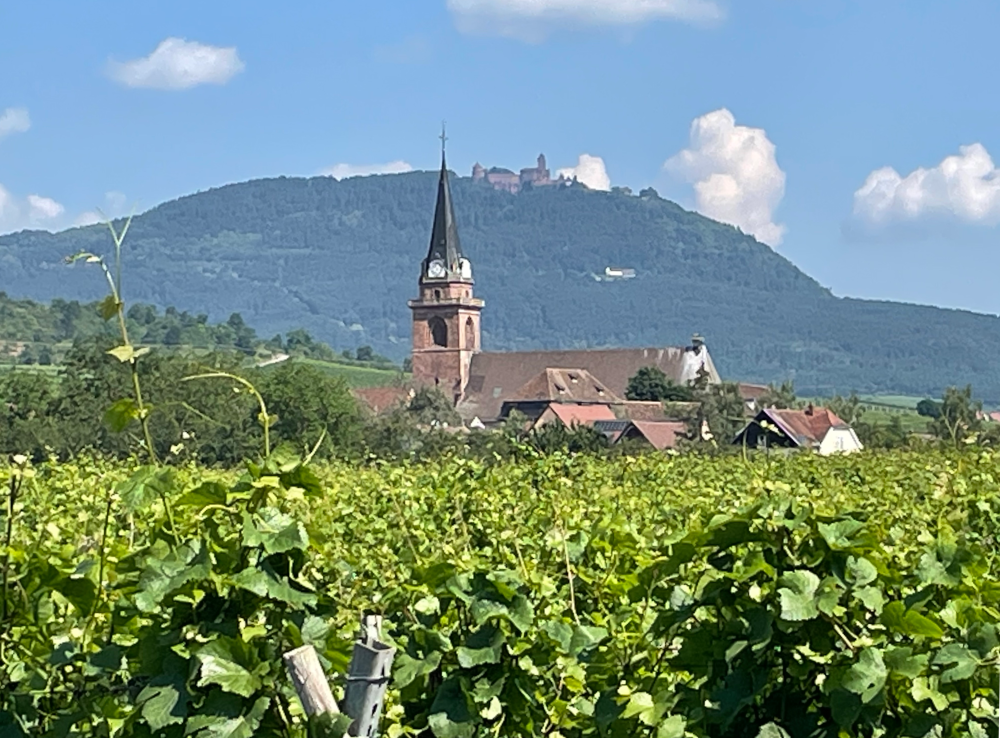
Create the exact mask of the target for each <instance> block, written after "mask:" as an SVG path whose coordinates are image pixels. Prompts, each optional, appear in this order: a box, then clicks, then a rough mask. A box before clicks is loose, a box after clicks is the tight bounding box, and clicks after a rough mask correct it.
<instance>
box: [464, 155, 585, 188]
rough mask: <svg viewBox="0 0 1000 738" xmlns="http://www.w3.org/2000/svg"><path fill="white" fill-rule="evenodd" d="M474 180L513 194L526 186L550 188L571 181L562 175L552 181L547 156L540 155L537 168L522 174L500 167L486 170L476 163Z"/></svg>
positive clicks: (524, 170)
mask: <svg viewBox="0 0 1000 738" xmlns="http://www.w3.org/2000/svg"><path fill="white" fill-rule="evenodd" d="M472 179H473V180H474V181H476V182H486V183H487V184H490V185H492V186H493V188H494V189H496V190H503V191H505V192H510V193H512V194H517V193H518V192H520V191H521V190H522V189H523V188H524V187H525V185H527V186H530V187H548V186H551V185H561V184H569V183H570V180H568V179H566V178H565V177H563V176H562V175H560V176H559V177H558V178H556V179H552V173H551V172H550V171H549V168H548V166H547V165H546V163H545V154H539V155H538V165H537V166H534V167H528V168H525V169H522V170H521V173H520V174H517V173H515V172H512V171H511V170H510V169H502V168H500V167H493V168H492V169H486V168H485V167H484V166H483V165H482V164H480V163H479V162H476V164H475V166H473V167H472Z"/></svg>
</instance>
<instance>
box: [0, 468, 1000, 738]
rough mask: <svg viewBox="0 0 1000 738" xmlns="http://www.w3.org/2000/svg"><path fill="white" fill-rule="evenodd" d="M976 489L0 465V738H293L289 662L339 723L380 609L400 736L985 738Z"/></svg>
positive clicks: (989, 565)
mask: <svg viewBox="0 0 1000 738" xmlns="http://www.w3.org/2000/svg"><path fill="white" fill-rule="evenodd" d="M998 468H1000V453H998V452H996V451H992V450H985V449H969V450H966V451H965V452H962V453H958V452H943V451H930V450H928V451H921V452H913V451H900V452H892V453H871V452H866V453H862V454H859V455H856V456H851V457H839V458H838V457H833V458H820V457H817V456H815V455H811V454H798V455H793V456H784V455H776V456H767V457H756V458H753V459H749V460H745V459H743V458H741V457H738V456H732V457H729V456H727V457H711V456H702V455H699V454H687V455H683V456H677V455H648V456H640V457H632V458H629V457H621V458H616V459H601V458H597V457H591V456H586V455H579V456H566V455H562V454H555V455H552V456H539V455H537V454H534V453H531V452H528V451H525V455H524V456H523V457H522V458H520V459H519V460H511V461H507V462H500V461H495V462H492V463H488V464H487V463H480V462H475V461H471V460H469V459H465V458H444V459H438V460H436V461H435V462H433V463H427V464H377V465H374V466H371V467H364V466H357V465H350V464H346V463H331V464H325V465H319V466H316V467H304V466H302V465H301V463H300V462H298V461H297V460H296V459H295V458H294V457H292V456H290V455H289V454H288V453H287V452H285V451H282V452H279V453H278V454H277V455H276V456H275V457H274V458H272V459H271V461H270V462H268V463H267V464H265V465H263V466H259V465H249V466H248V467H247V470H246V471H244V472H227V471H220V470H206V469H201V468H198V467H195V466H184V467H181V468H178V469H169V468H161V469H155V468H147V469H139V470H138V471H136V468H135V467H134V466H130V465H125V464H112V463H107V462H103V461H88V460H80V461H77V462H74V463H67V464H44V465H42V466H39V467H29V466H26V465H25V466H19V467H15V468H11V467H6V468H5V467H3V466H0V489H6V490H8V494H7V496H8V504H7V505H5V506H4V507H3V512H2V514H0V523H2V525H0V530H7V531H10V533H9V537H8V538H6V539H5V540H4V548H3V549H2V551H3V554H2V558H0V566H2V567H3V570H4V575H3V582H2V590H0V596H2V598H3V599H2V603H3V608H2V610H0V621H2V622H0V734H2V735H3V736H4V738H7V737H8V736H14V737H16V738H22V737H24V736H29V735H30V736H56V735H76V736H111V735H114V736H119V737H120V738H138V737H139V736H142V737H143V738H151V737H152V736H178V738H180V737H181V736H194V738H215V737H216V736H232V737H236V736H241V737H244V738H251V736H257V735H260V736H271V735H274V736H286V737H288V738H292V737H294V738H305V736H306V730H305V725H304V721H303V719H302V710H301V707H300V705H299V702H298V700H297V697H296V696H295V693H294V691H293V690H292V688H291V686H290V683H289V681H288V678H287V676H286V675H285V673H284V670H283V668H282V664H281V655H282V654H283V653H285V652H287V651H288V650H290V649H292V648H296V647H299V646H302V645H312V646H314V647H315V648H316V649H317V650H318V652H319V654H320V657H321V659H322V665H323V667H324V668H325V670H326V672H327V674H328V675H329V676H330V678H331V679H332V682H333V686H334V690H335V693H336V696H337V698H338V699H341V697H342V689H343V687H344V685H345V679H344V673H345V670H346V667H347V663H348V660H349V658H350V653H351V647H352V646H351V644H352V640H353V638H354V633H355V632H356V629H357V625H358V621H359V617H360V614H361V613H363V612H377V613H380V614H381V615H383V617H384V618H385V625H384V629H383V634H382V637H383V639H384V640H385V641H387V642H389V643H391V644H392V645H394V646H395V648H396V649H397V655H396V658H395V663H394V666H393V672H392V681H391V684H390V685H389V691H388V694H387V704H386V708H385V711H384V715H383V719H382V725H381V731H382V734H384V735H386V736H389V737H391V738H403V737H404V736H420V737H421V738H423V737H425V736H426V738H432V737H433V738H479V737H482V738H493V737H496V738H500V737H505V738H506V737H507V736H510V737H511V738H513V737H515V736H516V737H517V738H529V737H531V736H548V737H549V738H556V737H557V736H562V737H563V738H603V737H604V736H608V737H610V738H617V737H621V738H627V737H629V736H640V737H641V738H654V737H655V738H763V737H765V736H774V737H778V736H790V737H791V738H800V737H803V738H804V737H805V736H810V737H812V736H816V737H820V738H837V737H838V736H850V737H852V738H853V737H855V736H857V737H858V738H862V737H863V738H872V737H873V736H881V737H882V738H906V737H908V736H927V735H930V736H941V737H942V738H944V737H945V736H947V737H949V738H959V737H960V736H973V737H974V738H980V737H982V738H985V737H986V736H990V735H995V734H996V729H997V725H996V715H997V682H996V670H997V665H998V659H1000V647H998V644H1000V628H998V626H997V623H998V622H1000V568H998V567H1000V560H998V559H997V557H996V556H995V550H996V545H997V539H996V535H997V531H998V530H1000V474H998V473H997V469H998ZM11 511H13V515H12V516H11V514H10V513H11ZM341 704H343V702H341ZM344 727H345V725H344V724H342V723H338V724H337V725H335V726H333V729H331V730H330V731H328V732H319V733H315V732H314V733H313V734H317V735H333V736H339V735H341V734H342V732H343V729H344Z"/></svg>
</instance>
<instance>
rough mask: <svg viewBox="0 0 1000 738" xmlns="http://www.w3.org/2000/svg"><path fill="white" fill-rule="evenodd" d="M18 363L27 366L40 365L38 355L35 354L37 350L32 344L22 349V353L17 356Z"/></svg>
mask: <svg viewBox="0 0 1000 738" xmlns="http://www.w3.org/2000/svg"><path fill="white" fill-rule="evenodd" d="M17 363H18V364H23V365H25V366H30V365H32V364H37V363H38V354H37V353H35V349H34V347H33V346H32V345H31V344H28V345H27V346H25V347H24V348H23V349H21V353H20V354H18V355H17Z"/></svg>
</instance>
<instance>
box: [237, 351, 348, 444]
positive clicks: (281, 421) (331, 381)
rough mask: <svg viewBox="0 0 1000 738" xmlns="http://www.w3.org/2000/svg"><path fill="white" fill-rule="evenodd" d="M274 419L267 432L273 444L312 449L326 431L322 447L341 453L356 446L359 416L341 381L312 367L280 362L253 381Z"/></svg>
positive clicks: (345, 386)
mask: <svg viewBox="0 0 1000 738" xmlns="http://www.w3.org/2000/svg"><path fill="white" fill-rule="evenodd" d="M255 379H256V381H257V389H258V390H259V391H260V393H261V395H262V396H263V397H264V401H265V402H266V403H267V411H268V414H270V415H274V416H277V421H276V422H275V424H274V426H273V427H272V429H271V432H272V437H273V438H274V439H275V441H276V442H281V441H287V442H289V443H292V444H294V445H295V446H297V447H298V448H299V450H300V451H302V450H305V449H307V448H309V447H311V446H313V445H314V444H315V443H316V442H317V441H318V440H319V438H320V437H321V435H322V434H323V432H324V431H326V441H325V442H324V446H323V447H324V448H325V449H326V453H327V455H329V454H330V453H331V452H340V453H343V452H345V451H347V450H348V449H350V448H353V447H354V446H355V445H356V441H357V438H358V435H359V433H358V432H359V430H360V424H361V415H360V411H359V409H358V406H357V403H356V402H355V400H354V398H353V397H352V396H351V393H350V391H349V390H348V388H347V385H346V384H345V382H344V380H343V379H341V378H340V377H333V376H331V375H329V374H326V373H325V372H323V371H320V370H319V369H316V368H315V367H312V366H308V365H305V364H297V363H289V362H286V363H283V364H280V365H278V366H277V367H274V368H271V369H269V370H265V371H263V372H262V373H261V375H260V376H258V377H256V378H255Z"/></svg>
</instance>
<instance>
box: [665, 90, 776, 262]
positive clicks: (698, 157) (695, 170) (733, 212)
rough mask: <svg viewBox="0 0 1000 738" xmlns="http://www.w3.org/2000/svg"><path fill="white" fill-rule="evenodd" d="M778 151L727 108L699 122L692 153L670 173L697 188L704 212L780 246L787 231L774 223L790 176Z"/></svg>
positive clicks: (674, 162) (671, 165) (671, 162)
mask: <svg viewBox="0 0 1000 738" xmlns="http://www.w3.org/2000/svg"><path fill="white" fill-rule="evenodd" d="M774 152H775V149H774V144H773V143H771V141H770V140H769V139H768V138H767V133H766V132H765V131H764V130H763V129H761V128H748V127H747V126H738V125H736V119H735V118H734V117H733V114H732V113H730V112H729V111H728V110H726V109H725V108H723V109H721V110H716V111H715V112H712V113H708V114H707V115H703V116H701V117H700V118H695V120H694V122H693V123H692V124H691V143H690V146H689V148H687V149H684V150H683V151H681V152H680V153H679V154H677V155H676V156H674V157H672V158H670V159H668V160H667V162H666V164H664V168H665V169H667V170H668V171H670V172H673V173H674V174H676V175H679V176H681V177H683V178H684V179H686V180H687V181H688V182H691V183H692V184H693V185H694V191H695V202H696V207H697V209H698V211H699V212H700V213H702V214H703V215H706V216H708V217H709V218H713V219H715V220H718V221H721V222H723V223H729V224H731V225H735V226H739V228H740V229H741V230H743V231H744V232H745V233H749V234H751V235H753V236H755V237H756V238H757V240H759V241H762V242H764V243H766V244H768V245H770V246H777V245H778V244H780V243H781V239H782V238H783V237H784V234H785V226H784V225H779V224H777V223H775V222H774V211H775V209H776V208H777V207H778V204H779V203H780V202H781V199H782V198H783V197H784V195H785V173H784V172H783V171H782V170H781V167H779V166H778V162H777V159H775V155H774Z"/></svg>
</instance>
